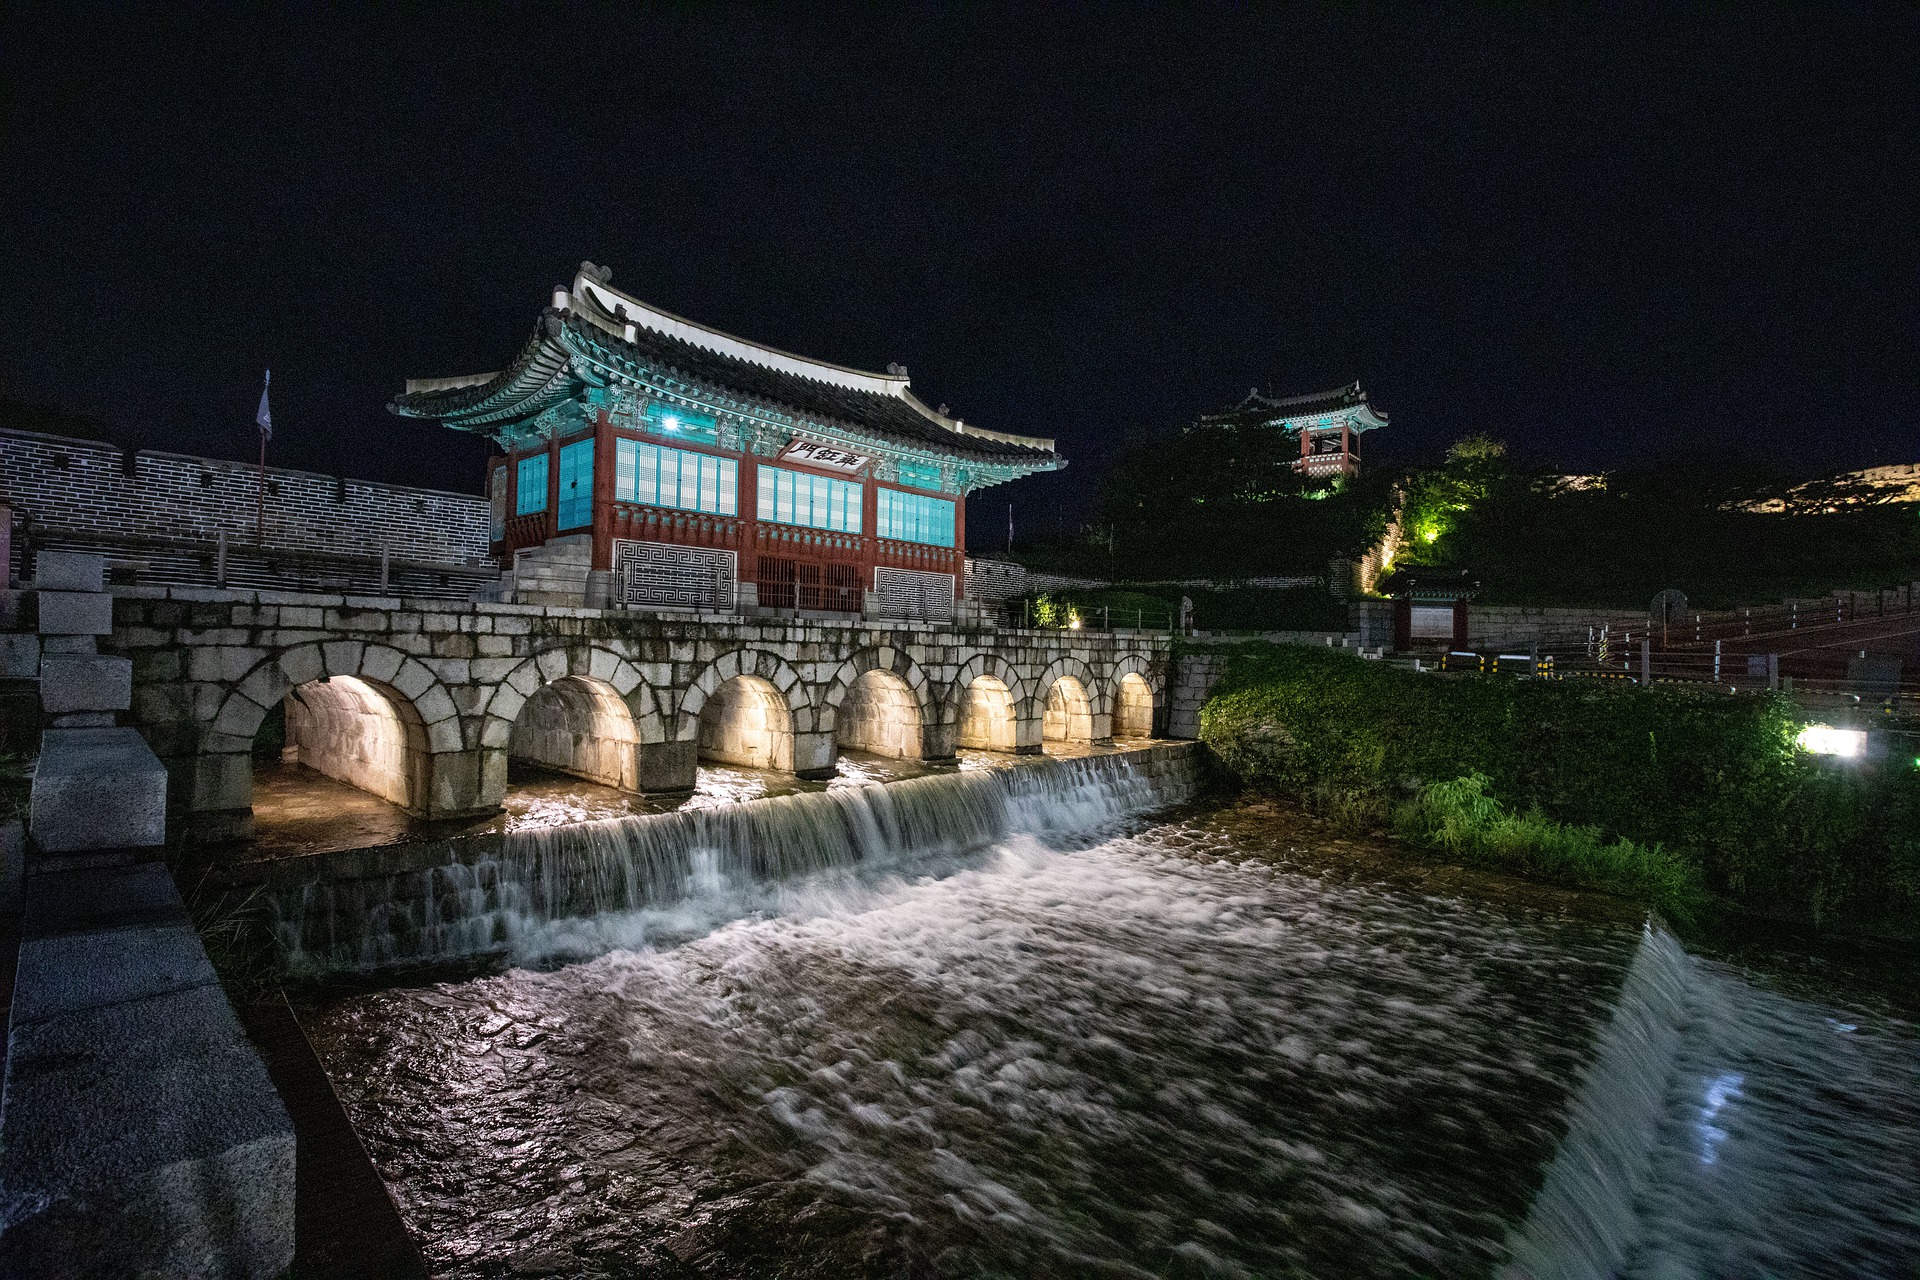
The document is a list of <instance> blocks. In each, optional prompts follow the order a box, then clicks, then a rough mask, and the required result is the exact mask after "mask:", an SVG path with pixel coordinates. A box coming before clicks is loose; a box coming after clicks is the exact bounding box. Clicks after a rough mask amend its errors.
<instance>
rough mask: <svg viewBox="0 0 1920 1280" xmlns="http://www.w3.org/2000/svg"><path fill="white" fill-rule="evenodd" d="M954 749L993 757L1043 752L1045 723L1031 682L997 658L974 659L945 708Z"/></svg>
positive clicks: (979, 655)
mask: <svg viewBox="0 0 1920 1280" xmlns="http://www.w3.org/2000/svg"><path fill="white" fill-rule="evenodd" d="M942 716H943V723H945V724H946V725H948V726H950V728H951V732H952V733H953V735H954V743H955V745H956V746H961V747H970V748H978V749H983V750H990V751H1020V752H1032V751H1038V750H1039V749H1040V740H1041V723H1040V718H1039V716H1038V715H1037V714H1036V713H1035V712H1034V709H1033V705H1032V703H1031V701H1030V700H1029V696H1028V692H1027V682H1026V681H1025V680H1023V679H1021V678H1020V673H1019V671H1018V670H1017V669H1015V667H1014V666H1013V664H1012V663H1010V662H1008V661H1007V660H1006V659H1005V658H1003V657H1001V656H1000V655H999V654H997V653H976V654H974V655H973V656H972V657H971V658H969V659H967V661H966V663H965V664H964V665H962V666H961V668H960V672H959V674H958V675H956V676H955V677H954V680H953V683H952V684H951V685H950V686H948V690H947V697H946V700H945V704H944V706H943V708H942Z"/></svg>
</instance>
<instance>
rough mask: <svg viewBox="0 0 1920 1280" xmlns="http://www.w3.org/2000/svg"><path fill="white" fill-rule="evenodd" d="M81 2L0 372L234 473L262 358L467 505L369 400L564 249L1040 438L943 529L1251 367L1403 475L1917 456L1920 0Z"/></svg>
mask: <svg viewBox="0 0 1920 1280" xmlns="http://www.w3.org/2000/svg"><path fill="white" fill-rule="evenodd" d="M73 7H74V8H77V9H80V10H81V12H80V15H79V16H73V15H66V16H41V17H34V16H26V15H22V14H21V12H20V10H19V8H18V7H10V12H11V13H12V15H13V16H12V17H11V18H10V19H9V20H8V22H7V25H6V27H5V28H4V30H3V31H0V46H3V47H4V50H5V54H4V56H5V68H4V69H5V80H4V92H5V95H6V98H5V119H4V128H5V134H4V144H3V145H4V152H3V154H0V159H3V162H4V183H5V191H4V196H5V207H4V210H3V211H0V321H3V322H4V328H5V334H6V341H5V345H4V348H0V378H4V390H5V392H6V394H8V395H10V396H12V397H13V398H15V399H19V400H25V401H30V402H40V403H57V404H60V405H63V406H66V407H68V408H71V409H75V410H79V411H82V412H86V413H90V414H95V415H98V416H101V417H103V418H105V419H107V420H108V421H109V422H110V423H112V424H113V425H114V427H115V428H116V429H117V430H118V431H121V432H123V433H126V434H128V435H132V436H137V438H138V440H139V441H140V443H143V444H145V445H147V446H149V447H156V448H170V449H176V450H182V451H187V452H202V453H209V454H214V455H222V456H230V457H242V458H244V457H249V456H251V452H252V450H253V447H254V436H253V432H252V426H251V419H252V415H253V408H254V402H255V400H256V398H257V395H258V384H259V374H260V369H261V367H262V366H263V365H267V364H271V365H272V367H273V369H274V384H273V390H274V412H275V420H276V425H277V427H278V431H277V434H276V436H275V440H274V460H275V461H277V462H280V463H283V464H285V465H290V466H301V467H309V468H313V469H317V470H323V471H333V472H345V473H348V474H351V475H355V476H364V477H370V478H383V479H391V480H398V481H404V482H409V483H419V484H432V485H439V486H443V487H449V488H460V489H467V490H474V489H477V486H478V483H479V479H480V458H481V457H482V454H483V450H482V448H481V447H480V446H479V445H477V444H476V443H474V442H473V441H471V440H470V439H468V438H465V437H462V436H459V435H456V434H455V433H451V432H446V431H443V430H440V429H438V428H432V427H428V426H423V425H419V424H410V423H405V422H402V421H400V420H398V419H396V418H393V417H391V416H390V415H388V414H387V413H386V412H385V408H384V406H385V403H386V401H387V399H388V398H389V397H390V396H391V395H393V394H394V393H395V392H396V391H398V390H399V388H400V386H401V383H402V380H403V379H404V378H406V377H408V376H410V375H411V376H433V375H444V374H456V373H469V372H478V371H483V370H489V369H495V368H498V367H500V366H501V365H502V364H503V363H504V362H505V361H507V360H508V359H509V357H510V356H511V355H512V353H513V352H514V351H515V350H516V349H517V348H518V346H519V344H520V343H521V342H522V341H523V340H524V338H525V337H526V336H527V334H528V332H529V331H530V329H531V326H532V323H533V320H534V317H535V315H536V314H537V312H538V310H539V308H540V307H541V305H542V304H543V301H544V299H545V297H546V294H547V290H548V289H549V288H550V287H551V286H552V285H554V284H557V283H561V282H564V281H566V280H568V279H570V278H571V274H572V271H573V269H574V268H575V267H576V266H577V264H578V263H579V261H580V260H581V259H582V258H591V259H593V260H594V261H596V262H601V263H607V264H610V265H612V267H613V268H614V271H615V277H614V282H615V284H616V285H618V286H620V287H621V288H623V289H625V290H627V291H630V292H633V293H636V294H637V295H639V296H640V297H643V298H645V299H647V300H649V301H652V302H655V303H657V304H659V305H661V306H664V307H666V308H668V309H669V310H672V311H676V312H679V313H681V314H683V315H687V316H690V317H692V318H695V319H698V320H701V321H703V322H706V323H709V324H712V325H715V326H718V327H720V328H723V329H726V330H729V331H732V332H735V333H739V334H742V335H744V336H747V337H750V338H754V339H758V340H761V341H765V342H770V343H772V344H774V345H777V346H781V347H785V348H788V349H791V350H795V351H800V352H804V353H806V354H809V355H816V356H820V357H824V358H827V359H831V360H836V361H840V362H843V363H849V364H854V365H859V366H862V367H866V368H880V367H884V366H885V365H886V363H887V362H888V361H890V360H898V361H901V362H902V363H905V364H907V365H908V366H909V367H910V368H911V369H912V371H913V374H914V379H915V389H916V391H918V392H919V393H920V394H921V395H922V397H923V398H924V399H926V400H927V401H928V402H930V403H939V402H941V401H947V402H949V403H950V404H951V405H952V406H953V407H954V409H955V411H956V412H958V413H959V414H961V415H963V416H964V417H966V418H967V419H968V420H969V421H970V422H975V423H978V424H980V425H982V426H987V427H995V428H1001V429H1005V430H1011V431H1019V432H1028V433H1033V434H1043V435H1053V436H1057V437H1058V438H1059V440H1060V442H1061V447H1062V449H1063V451H1064V452H1066V453H1067V454H1068V455H1069V456H1070V457H1071V458H1072V459H1073V462H1074V465H1073V467H1072V468H1071V469H1070V470H1069V471H1068V472H1066V473H1064V474H1063V475H1061V476H1059V477H1047V478H1041V479H1036V480H1029V481H1024V482H1022V483H1020V484H1019V485H1016V486H1012V487H1010V488H1007V489H1000V490H993V491H989V492H988V493H986V494H983V495H981V501H980V502H979V503H978V504H977V507H984V508H986V509H987V510H986V511H981V510H978V509H977V510H976V513H975V514H976V520H975V522H974V530H975V533H976V536H980V535H981V534H983V533H984V531H985V529H986V528H997V527H998V526H999V524H1000V523H1001V522H1003V521H1004V507H1003V506H1002V505H1001V504H1002V503H1003V502H1004V501H1005V500H1007V499H1011V500H1013V501H1014V502H1015V503H1016V504H1018V505H1019V506H1020V507H1021V508H1022V509H1023V510H1027V511H1030V512H1031V513H1032V517H1033V519H1035V520H1038V521H1041V522H1042V523H1044V521H1045V520H1046V519H1047V518H1050V513H1053V512H1056V511H1067V512H1072V511H1074V510H1076V509H1078V508H1079V507H1080V506H1081V505H1082V504H1083V503H1084V501H1085V498H1086V495H1087V493H1088V492H1089V491H1090V487H1091V482H1092V481H1093V480H1094V478H1095V476H1096V475H1097V472H1098V469H1099V467H1100V464H1101V462H1102V460H1103V458H1104V457H1105V456H1106V455H1107V453H1108V452H1109V450H1110V448H1111V446H1112V445H1113V443H1114V442H1116V441H1119V440H1121V439H1124V438H1125V437H1127V436H1128V435H1129V434H1130V433H1134V432H1137V431H1140V430H1149V429H1154V428H1162V429H1164V428H1167V427H1170V426H1172V425H1175V424H1178V423H1180V422H1182V421H1185V420H1188V419H1190V418H1191V417H1192V416H1193V415H1194V414H1196V413H1198V412H1201V411H1207V410H1212V409H1216V408H1220V407H1223V406H1225V405H1228V404H1230V403H1232V402H1234V401H1235V400H1237V399H1238V398H1239V397H1240V396H1242V395H1243V394H1244V393H1245V391H1246V390H1247V388H1248V387H1250V386H1253V385H1255V384H1259V385H1260V386H1262V387H1263V388H1267V389H1270V390H1273V391H1276V392H1282V393H1286V392H1297V391H1309V390H1319V389H1322V388H1325V387H1328V386H1332V385H1335V384H1338V383H1341V382H1345V381H1349V380H1351V379H1353V378H1356V377H1357V378H1360V379H1361V380H1362V381H1363V383H1364V384H1365V385H1366V387H1367V389H1368V390H1369V392H1370V393H1372V394H1373V396H1374V398H1375V401H1376V403H1377V404H1378V405H1379V406H1380V407H1382V408H1384V409H1385V410H1386V411H1388V412H1389V413H1390V414H1391V415H1392V417H1393V426H1392V427H1390V428H1389V429H1388V431H1386V432H1383V433H1381V434H1380V436H1378V437H1376V441H1377V443H1378V445H1379V446H1380V450H1381V451H1383V452H1391V453H1393V454H1396V455H1399V456H1404V457H1414V456H1421V455H1424V454H1430V453H1432V452H1434V451H1436V450H1438V449H1439V448H1441V447H1443V446H1444V445H1445V443H1446V442H1448V441H1450V440H1452V439H1454V438H1456V437H1458V436H1460V435H1463V434H1466V433H1468V432H1472V431H1488V432H1492V433H1494V434H1496V435H1500V436H1502V437H1505V438H1506V439H1508V440H1509V441H1511V442H1513V443H1514V444H1515V445H1516V446H1517V447H1519V448H1520V449H1521V450H1522V451H1523V452H1525V453H1527V454H1530V455H1532V456H1534V457H1536V458H1540V459H1544V460H1552V461H1556V462H1558V463H1561V464H1564V465H1565V466H1568V467H1571V468H1582V469H1585V468H1596V467H1618V466H1624V465H1631V464H1632V463H1633V462H1634V461H1635V460H1637V459H1641V458H1644V457H1646V456H1648V455H1649V453H1650V452H1651V453H1654V454H1671V453H1673V452H1675V451H1678V450H1685V449H1687V448H1690V447H1694V446H1705V447H1708V448H1712V449H1731V450H1737V451H1742V452H1745V453H1748V454H1751V455H1754V456H1759V457H1763V458H1764V457H1772V458H1777V459H1778V460H1780V461H1781V462H1783V463H1784V464H1785V465H1786V466H1788V467H1789V468H1790V469H1792V470H1795V471H1798V472H1803V473H1815V472H1821V471H1830V470H1836V469H1840V468H1843V467H1851V466H1860V465H1865V464H1869V463H1872V462H1875V461H1895V460H1914V459H1916V458H1920V434H1916V427H1920V358H1916V357H1917V356H1920V351H1917V350H1916V348H1917V346H1920V8H1915V7H1913V6H1902V7H1897V8H1879V9H1876V8H1856V7H1850V6H1849V7H1842V6H1838V5H1807V6H1799V7H1796V8H1795V9H1792V10H1787V9H1774V8H1770V7H1766V6H1761V5H1723V6H1715V7H1713V8H1711V9H1704V8H1703V9H1688V10H1682V11H1676V10H1673V9H1667V8H1662V9H1657V10H1642V9H1638V8H1626V7H1615V8H1612V9H1610V10H1609V11H1608V12H1606V13H1594V12H1589V11H1585V10H1581V9H1578V8H1576V7H1573V6H1550V7H1540V8H1539V9H1538V10H1537V11H1535V10H1532V9H1529V11H1527V12H1509V11H1490V10H1486V9H1451V8H1444V7H1420V8H1417V9H1416V8H1414V7H1412V6H1366V7H1364V9H1362V8H1358V7H1356V8H1345V7H1342V8H1338V9H1331V8H1309V9H1293V10H1285V11H1278V12H1263V13H1259V14H1254V15H1247V14H1244V13H1240V12H1236V11H1230V10H1220V9H1206V10H1201V9H1184V10H1182V11H1181V12H1178V13H1174V14H1167V13H1161V12H1151V13H1149V12H1145V11H1142V10H1132V9H1125V8H1118V7H1116V8H1110V9H1107V10H1104V11H1092V10H1080V9H1068V8H1065V7H1054V8H1047V9H1034V8H1027V9H1023V10H1019V11H1010V10H992V9H987V8H984V7H980V6H969V7H967V8H966V9H965V10H963V11H962V10H953V11H947V10H942V9H938V8H934V7H928V6H923V7H916V8H912V9H902V10H899V11H889V10H887V9H885V8H882V7H880V6H860V7H857V8H853V9H848V10H842V11H840V12H838V13H837V14H834V15H830V16H822V15H821V14H819V13H802V12H799V11H791V12H789V11H781V10H773V9H756V10H753V11H738V10H723V9H719V8H709V7H698V6H683V7H680V8H676V9H673V10H660V11H652V12H647V13H633V12H629V11H627V10H625V9H620V8H615V7H613V6H608V7H606V8H595V9H576V10H565V9H557V8H541V9H537V10H535V9H527V10H520V11H516V12H513V13H508V14H505V15H502V14H500V13H495V12H492V11H491V8H490V7H488V8H482V7H480V6H461V7H460V8H458V9H450V10H447V11H445V12H442V13H422V12H414V13H412V14H411V15H410V16H408V17H405V18H391V17H386V18H364V19H357V18H352V17H348V18H341V17H338V16H316V15H313V14H311V13H308V12H306V11H305V10H301V11H291V10H288V9H287V8H286V7H285V6H280V7H276V10H275V11H274V12H270V13H269V12H263V11H260V10H257V9H250V10H241V9H233V10H230V11H226V13H225V15H224V17H222V18H220V19H211V18H207V17H204V16H187V15H185V14H184V9H185V7H184V6H177V7H176V8H180V9H181V10H183V13H182V14H178V15H169V14H166V13H160V12H154V11H149V10H135V9H127V8H120V7H115V8H112V9H91V8H88V7H82V6H73ZM989 513H997V514H992V516H991V519H987V518H985V517H987V515H988V514H989ZM996 537H997V535H996Z"/></svg>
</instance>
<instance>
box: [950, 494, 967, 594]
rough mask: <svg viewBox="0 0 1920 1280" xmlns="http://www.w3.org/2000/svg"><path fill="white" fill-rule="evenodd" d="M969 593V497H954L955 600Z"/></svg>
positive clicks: (960, 495)
mask: <svg viewBox="0 0 1920 1280" xmlns="http://www.w3.org/2000/svg"><path fill="white" fill-rule="evenodd" d="M966 591H967V495H966V494H964V493H956V494H954V495H953V598H954V599H955V600H958V599H960V598H961V597H963V596H964V595H965V594H966Z"/></svg>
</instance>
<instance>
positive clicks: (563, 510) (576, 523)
mask: <svg viewBox="0 0 1920 1280" xmlns="http://www.w3.org/2000/svg"><path fill="white" fill-rule="evenodd" d="M592 523H593V441H592V440H591V439H586V440H578V441H575V442H574V443H573V444H570V445H567V446H565V447H563V448H562V449H561V450H560V525H559V527H560V528H562V529H578V528H579V527H580V526H581V525H583V524H592Z"/></svg>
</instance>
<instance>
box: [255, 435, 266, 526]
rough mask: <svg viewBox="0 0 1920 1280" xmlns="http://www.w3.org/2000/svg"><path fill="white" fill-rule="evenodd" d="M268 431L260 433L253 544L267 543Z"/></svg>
mask: <svg viewBox="0 0 1920 1280" xmlns="http://www.w3.org/2000/svg"><path fill="white" fill-rule="evenodd" d="M266 529H267V433H266V432H264V431H263V432H261V433H260V488H259V491H258V492H257V493H256V495H255V498H254V504H253V545H254V546H256V547H264V546H266V545H267V533H266Z"/></svg>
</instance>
